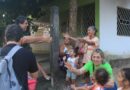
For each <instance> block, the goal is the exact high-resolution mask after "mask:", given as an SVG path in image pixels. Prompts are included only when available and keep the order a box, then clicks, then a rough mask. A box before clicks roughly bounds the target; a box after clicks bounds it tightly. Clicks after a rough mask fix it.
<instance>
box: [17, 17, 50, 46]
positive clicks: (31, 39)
mask: <svg viewBox="0 0 130 90" xmlns="http://www.w3.org/2000/svg"><path fill="white" fill-rule="evenodd" d="M15 23H16V24H17V25H19V26H20V27H21V28H22V30H23V32H24V37H23V38H22V39H21V43H22V44H23V46H24V47H26V45H25V44H27V43H28V45H29V43H40V42H48V43H49V42H51V41H52V37H50V36H49V35H42V36H30V33H29V30H27V27H28V21H27V18H26V17H24V16H19V17H17V18H16V20H15Z"/></svg>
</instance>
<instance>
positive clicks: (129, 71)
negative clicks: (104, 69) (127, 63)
mask: <svg viewBox="0 0 130 90" xmlns="http://www.w3.org/2000/svg"><path fill="white" fill-rule="evenodd" d="M121 72H123V74H124V75H123V76H124V79H126V80H128V81H129V83H130V68H122V69H121Z"/></svg>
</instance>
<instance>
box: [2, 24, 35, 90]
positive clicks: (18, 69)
mask: <svg viewBox="0 0 130 90" xmlns="http://www.w3.org/2000/svg"><path fill="white" fill-rule="evenodd" d="M22 37H23V31H22V30H21V28H20V27H19V26H18V25H16V24H11V25H9V26H7V28H6V32H5V39H6V45H5V46H4V47H3V48H2V50H1V56H5V55H7V53H8V52H9V51H10V50H11V49H12V48H13V47H14V46H16V45H20V39H21V38H22ZM12 58H13V68H14V71H15V73H16V76H17V79H18V81H19V83H20V84H21V85H22V88H23V89H22V90H28V83H27V80H28V78H27V77H28V75H27V73H28V72H30V75H31V77H32V78H37V76H38V73H37V71H38V68H37V63H36V59H35V56H34V55H33V53H32V52H31V51H29V50H27V49H25V48H21V49H19V50H18V51H17V52H16V53H15V54H14V56H13V57H12Z"/></svg>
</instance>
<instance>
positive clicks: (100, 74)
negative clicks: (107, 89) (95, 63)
mask: <svg viewBox="0 0 130 90" xmlns="http://www.w3.org/2000/svg"><path fill="white" fill-rule="evenodd" d="M108 80H109V74H108V72H107V71H106V70H105V69H103V68H99V69H97V70H96V71H95V74H94V77H92V78H91V81H92V83H93V84H92V85H90V86H89V85H86V86H82V87H75V86H74V85H71V88H72V89H73V90H104V85H105V84H106V83H107V82H108Z"/></svg>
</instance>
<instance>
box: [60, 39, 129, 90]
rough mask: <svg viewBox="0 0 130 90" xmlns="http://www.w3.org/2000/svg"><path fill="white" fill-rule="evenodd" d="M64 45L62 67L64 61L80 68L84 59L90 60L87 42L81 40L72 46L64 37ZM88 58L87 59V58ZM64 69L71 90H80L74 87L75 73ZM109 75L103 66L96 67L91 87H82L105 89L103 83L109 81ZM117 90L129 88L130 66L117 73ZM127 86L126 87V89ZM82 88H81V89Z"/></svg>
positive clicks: (94, 89)
mask: <svg viewBox="0 0 130 90" xmlns="http://www.w3.org/2000/svg"><path fill="white" fill-rule="evenodd" d="M64 39H65V41H64V45H63V48H62V50H63V53H64V54H63V55H62V60H63V63H64V67H65V64H66V63H69V65H71V67H74V68H81V67H82V66H83V65H84V61H83V60H84V59H87V58H89V59H90V60H91V57H88V53H87V50H88V44H87V43H86V42H84V41H83V40H81V41H80V42H79V43H78V47H77V48H74V47H73V46H72V45H71V44H68V42H69V39H68V38H66V37H64ZM87 60H88V59H87ZM65 70H66V81H67V83H69V84H70V85H71V88H72V89H73V90H80V89H76V88H75V84H76V78H77V75H76V74H75V73H73V72H71V71H70V70H68V69H65ZM109 79H110V76H109V74H108V72H107V70H105V69H103V68H99V69H97V70H96V71H95V72H94V74H93V78H91V82H92V84H93V85H91V89H88V88H86V89H83V90H105V89H104V85H105V84H106V83H107V82H108V81H109ZM117 80H118V86H119V89H118V90H130V68H124V69H122V70H121V71H120V72H119V74H118V78H117ZM126 88H128V89H126ZM81 90H82V89H81Z"/></svg>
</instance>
